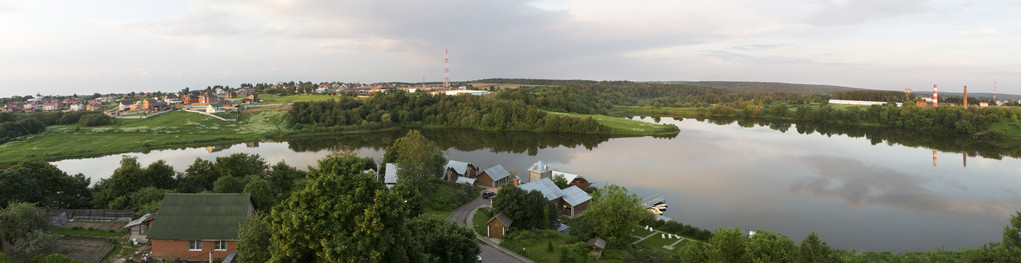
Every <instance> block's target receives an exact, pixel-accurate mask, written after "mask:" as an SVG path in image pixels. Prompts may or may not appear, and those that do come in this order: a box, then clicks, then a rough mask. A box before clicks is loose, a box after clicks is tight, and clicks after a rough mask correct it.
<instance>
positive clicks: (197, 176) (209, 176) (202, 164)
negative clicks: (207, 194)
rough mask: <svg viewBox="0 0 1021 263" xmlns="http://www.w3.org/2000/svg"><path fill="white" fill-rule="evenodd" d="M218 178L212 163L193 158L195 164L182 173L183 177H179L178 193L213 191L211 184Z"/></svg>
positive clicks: (218, 174)
mask: <svg viewBox="0 0 1021 263" xmlns="http://www.w3.org/2000/svg"><path fill="white" fill-rule="evenodd" d="M218 178H220V172H219V171H218V170H217V169H216V167H215V166H214V165H213V162H210V161H207V160H202V159H201V158H195V162H193V163H192V164H191V165H189V166H188V169H187V170H185V171H184V176H183V177H179V178H178V179H177V181H178V188H177V189H178V191H180V192H182V193H198V192H202V191H206V190H212V189H213V183H214V182H216V179H218Z"/></svg>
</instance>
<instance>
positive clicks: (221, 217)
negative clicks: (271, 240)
mask: <svg viewBox="0 0 1021 263" xmlns="http://www.w3.org/2000/svg"><path fill="white" fill-rule="evenodd" d="M251 199H252V196H251V194H209V193H204V194H179V193H168V194H165V195H164V196H163V202H161V203H160V208H159V212H158V213H159V218H158V219H156V220H154V221H153V222H152V228H150V229H149V235H148V238H149V241H151V242H152V256H153V258H155V259H157V260H158V259H165V260H175V259H180V260H183V261H208V260H209V259H210V257H212V258H213V260H223V259H225V258H227V257H228V256H230V255H231V254H233V253H234V251H235V250H236V249H237V241H238V230H239V228H240V224H241V222H243V221H245V219H248V216H250V215H251V214H252V212H253V211H254V210H255V208H254V207H253V206H252V201H251Z"/></svg>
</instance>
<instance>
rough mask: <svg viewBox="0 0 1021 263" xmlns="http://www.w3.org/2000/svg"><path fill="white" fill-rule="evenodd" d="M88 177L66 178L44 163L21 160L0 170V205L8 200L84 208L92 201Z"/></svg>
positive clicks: (50, 165)
mask: <svg viewBox="0 0 1021 263" xmlns="http://www.w3.org/2000/svg"><path fill="white" fill-rule="evenodd" d="M89 184H90V180H89V178H86V177H85V176H84V175H82V174H76V175H74V176H71V175H68V174H67V173H65V172H64V171H61V170H60V169H59V168H57V167H56V166H53V165H52V164H50V163H47V162H44V161H24V162H20V163H18V164H15V165H14V166H11V167H9V168H7V169H5V170H3V171H0V193H4V194H2V195H0V204H7V203H9V202H12V201H23V202H32V203H38V204H39V205H41V206H44V207H53V208H87V207H89V205H90V202H91V199H92V192H90V191H89V188H88V187H89Z"/></svg>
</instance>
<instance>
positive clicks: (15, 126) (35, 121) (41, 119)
mask: <svg viewBox="0 0 1021 263" xmlns="http://www.w3.org/2000/svg"><path fill="white" fill-rule="evenodd" d="M112 120H113V118H112V117H109V116H106V114H103V113H102V112H98V111H69V112H59V111H57V112H32V113H10V112H4V113H0V144H2V143H5V142H8V141H10V140H13V139H14V138H17V137H21V136H25V135H32V134H37V133H40V132H44V131H46V126H51V125H65V124H79V125H82V126H100V125H106V124H109V123H110V122H111V121H112Z"/></svg>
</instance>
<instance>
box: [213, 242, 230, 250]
mask: <svg viewBox="0 0 1021 263" xmlns="http://www.w3.org/2000/svg"><path fill="white" fill-rule="evenodd" d="M213 250H216V251H227V241H222V240H221V241H213Z"/></svg>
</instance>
